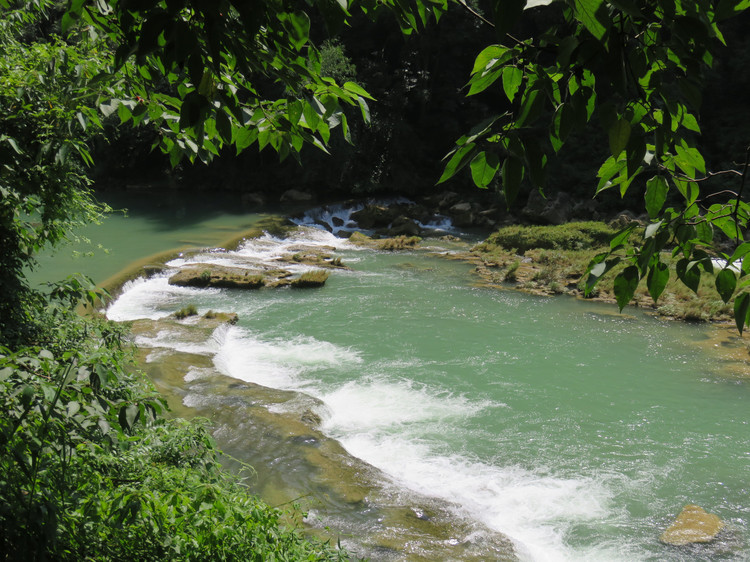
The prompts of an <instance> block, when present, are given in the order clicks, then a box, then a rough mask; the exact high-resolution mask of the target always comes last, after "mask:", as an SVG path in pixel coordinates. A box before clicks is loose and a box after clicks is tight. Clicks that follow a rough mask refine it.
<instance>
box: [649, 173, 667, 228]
mask: <svg viewBox="0 0 750 562" xmlns="http://www.w3.org/2000/svg"><path fill="white" fill-rule="evenodd" d="M668 191H669V187H668V186H667V182H666V180H665V179H664V178H663V177H661V176H654V177H653V178H651V179H650V180H648V181H647V182H646V211H647V212H648V216H649V217H651V218H652V219H654V218H656V217H657V216H658V215H659V212H660V211H661V209H662V207H664V203H665V202H666V200H667V193H668Z"/></svg>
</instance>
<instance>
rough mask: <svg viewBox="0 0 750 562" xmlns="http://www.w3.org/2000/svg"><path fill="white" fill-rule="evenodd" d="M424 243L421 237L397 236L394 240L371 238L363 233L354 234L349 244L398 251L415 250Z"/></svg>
mask: <svg viewBox="0 0 750 562" xmlns="http://www.w3.org/2000/svg"><path fill="white" fill-rule="evenodd" d="M421 241H422V239H421V238H420V237H419V236H395V237H393V238H378V239H375V238H370V237H369V236H367V235H365V234H362V233H361V232H354V233H352V235H351V236H350V237H349V242H351V243H352V244H356V245H357V246H364V247H366V248H372V249H374V250H386V251H397V250H405V249H407V248H414V247H415V246H417V244H419V243H420V242H421Z"/></svg>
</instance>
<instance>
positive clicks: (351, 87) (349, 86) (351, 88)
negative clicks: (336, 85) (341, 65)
mask: <svg viewBox="0 0 750 562" xmlns="http://www.w3.org/2000/svg"><path fill="white" fill-rule="evenodd" d="M342 87H343V88H344V90H346V91H347V92H352V93H353V94H357V95H358V96H362V97H363V98H367V99H368V100H373V101H375V98H374V97H372V96H371V95H370V94H369V93H368V92H367V90H365V89H364V88H362V87H361V86H359V85H357V84H355V83H354V82H344V85H343V86H342Z"/></svg>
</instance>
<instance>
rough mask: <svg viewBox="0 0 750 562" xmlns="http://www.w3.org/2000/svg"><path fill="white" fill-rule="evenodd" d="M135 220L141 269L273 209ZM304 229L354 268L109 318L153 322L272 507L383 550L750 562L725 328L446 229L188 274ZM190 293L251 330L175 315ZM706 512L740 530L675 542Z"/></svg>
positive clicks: (128, 225)
mask: <svg viewBox="0 0 750 562" xmlns="http://www.w3.org/2000/svg"><path fill="white" fill-rule="evenodd" d="M217 213H218V212H217ZM130 214H131V217H130V218H128V219H126V220H122V219H115V220H112V219H108V220H107V221H105V223H104V224H103V225H102V226H100V227H97V228H98V230H95V231H92V232H94V234H91V233H90V234H89V236H91V237H94V236H95V237H96V239H97V240H106V239H110V240H118V239H119V240H122V237H123V235H124V232H125V231H127V232H129V233H131V234H128V236H131V237H132V236H133V235H132V232H133V229H136V230H137V229H144V231H145V232H147V234H145V235H144V237H145V238H148V239H150V244H152V246H149V248H148V250H145V249H140V248H139V249H136V250H135V252H136V253H137V252H142V253H141V254H140V256H134V255H132V254H128V257H127V258H125V259H124V260H123V261H129V260H134V259H136V257H142V256H144V255H146V254H149V253H154V252H157V251H161V250H165V249H167V247H174V246H175V245H177V244H175V243H174V240H175V239H180V240H188V241H192V240H198V239H200V240H198V241H199V242H200V243H199V244H198V245H201V244H206V242H205V240H206V238H205V235H206V232H208V231H214V233H215V234H216V235H218V233H221V232H226V231H227V228H234V229H238V230H239V229H241V228H243V227H245V226H247V225H249V224H251V223H252V222H253V221H254V220H256V219H257V218H258V217H257V216H246V215H242V214H241V213H238V214H226V213H225V214H221V213H218V214H212V213H208V214H206V215H203V216H201V217H200V218H199V219H196V220H191V221H185V222H180V221H174V223H173V226H170V221H166V220H157V219H153V221H152V222H151V223H150V222H149V220H151V219H148V218H147V217H148V216H149V215H148V214H146V215H138V211H137V210H134V209H131V213H130ZM126 221H128V222H126ZM206 221H208V222H206ZM206 224H210V225H211V226H210V227H209V228H205V225H206ZM149 225H150V226H149ZM225 227H227V228H225ZM107 229H110V232H109V233H108V234H106V235H105V234H103V233H104V232H105V231H107ZM123 229H124V230H123ZM175 231H177V234H176V233H175ZM118 232H119V234H118ZM191 232H192V233H193V234H194V236H192V237H191V236H190V233H191ZM108 237H109V238H108ZM201 237H203V238H201ZM156 238H159V239H160V240H159V242H158V244H163V246H164V247H156V246H153V244H157V241H156ZM209 238H211V237H210V236H209ZM211 243H217V242H211ZM169 244H172V246H169ZM299 244H307V245H310V246H323V247H326V248H329V249H330V248H333V251H334V254H335V256H336V257H340V258H341V260H342V262H343V263H344V264H346V265H348V266H349V267H350V268H351V269H349V270H336V271H333V272H332V274H331V276H330V278H329V279H328V281H327V283H326V285H325V286H324V287H322V288H319V289H309V290H294V289H289V288H283V289H262V290H259V291H252V292H241V291H237V290H231V289H195V288H181V287H173V286H170V285H168V284H167V275H156V276H153V277H151V278H148V279H145V278H141V279H137V280H134V281H131V282H129V283H127V284H126V285H125V287H124V288H123V291H122V294H121V296H119V298H118V299H117V300H116V302H114V303H113V304H112V305H111V306H110V307H109V309H108V311H107V314H108V316H109V317H110V318H112V319H114V320H118V321H131V322H134V328H135V333H136V343H138V345H139V347H140V348H141V349H142V359H143V362H144V366H145V368H146V370H147V372H149V373H150V374H151V375H152V376H153V377H154V380H155V381H156V383H157V385H158V386H159V388H160V389H161V390H162V391H163V392H166V393H167V395H168V396H169V399H170V403H171V404H172V406H173V409H174V410H175V411H176V412H177V413H180V414H182V415H195V414H200V415H205V416H207V417H209V418H210V419H212V421H213V422H214V427H215V432H216V433H215V434H216V437H217V440H218V442H219V444H220V445H221V446H223V447H225V448H226V449H227V450H228V451H229V452H230V453H231V454H232V455H234V457H236V458H237V459H239V460H240V461H244V462H248V463H249V464H251V465H253V466H254V467H255V470H256V472H255V474H252V475H251V476H250V477H249V479H248V482H249V484H250V485H251V486H252V487H253V488H254V489H255V490H256V491H258V492H259V493H260V494H261V495H263V496H264V497H266V498H267V499H269V501H271V502H275V503H284V502H286V501H289V500H293V499H297V501H298V503H300V504H301V505H302V507H303V508H304V509H305V510H306V511H307V512H308V522H310V523H311V524H312V525H313V526H316V527H318V528H323V527H328V528H329V532H330V534H331V535H333V536H334V537H337V538H339V539H340V540H341V542H342V544H343V545H344V546H347V547H348V548H350V549H351V550H352V551H353V552H354V553H356V554H360V555H366V556H369V557H370V558H372V559H382V560H400V559H445V560H452V559H476V560H488V559H501V558H504V557H512V556H518V557H519V558H520V559H522V560H535V561H537V560H538V561H545V560H570V561H579V560H591V561H614V560H628V561H632V560H706V559H711V560H748V559H750V558H749V557H748V554H747V548H746V544H747V541H748V538H750V532H749V529H748V517H749V516H750V498H749V497H748V486H750V484H748V483H749V482H750V428H749V427H748V407H749V406H750V384H748V381H750V379H748V378H745V376H746V375H747V374H748V367H747V365H746V364H743V363H739V364H738V363H737V362H735V361H725V360H723V359H722V356H721V354H719V353H711V352H707V351H706V349H709V350H710V349H716V346H718V345H719V343H718V340H717V341H716V342H715V341H714V338H715V333H714V330H713V329H712V328H710V327H709V326H705V325H688V324H682V323H676V322H671V321H667V320H660V319H656V318H653V317H650V316H647V315H646V314H644V313H642V312H640V311H638V310H633V309H626V311H625V312H624V313H623V314H618V313H617V310H616V308H615V307H614V305H604V304H598V303H592V302H583V301H580V300H575V299H571V298H543V297H536V296H531V295H527V294H523V293H519V292H515V291H509V290H508V291H498V290H494V289H488V288H483V287H480V286H477V285H476V284H475V282H476V279H475V278H474V277H473V276H472V274H471V266H470V265H468V264H466V263H464V262H461V261H457V260H451V259H446V255H445V254H450V253H451V252H452V251H454V250H455V249H456V247H457V245H456V244H455V243H452V242H444V241H440V240H430V239H428V240H427V241H426V242H424V243H423V244H422V246H421V247H420V248H418V249H415V250H409V251H405V252H395V253H394V252H377V251H373V250H368V249H362V248H360V247H355V246H353V245H351V244H349V243H348V242H347V241H346V240H344V239H341V238H336V237H334V236H333V235H332V234H330V233H328V232H326V231H323V230H315V229H303V230H301V231H300V232H298V233H297V234H295V235H294V237H293V238H292V239H291V240H289V239H286V240H281V239H276V238H273V237H270V236H266V237H264V238H262V239H260V240H251V241H247V242H246V243H244V244H243V245H241V246H240V247H239V248H238V249H237V250H236V251H235V252H216V251H210V252H204V253H199V254H196V255H191V254H186V255H185V256H184V257H183V258H177V259H176V260H173V261H171V262H170V263H169V265H171V266H172V267H174V268H177V267H180V266H182V265H184V264H185V263H186V261H187V262H194V263H195V262H198V263H212V262H221V263H225V264H226V263H229V264H231V263H234V264H242V263H243V262H244V261H245V260H248V259H253V260H257V259H265V260H268V259H273V258H274V257H275V256H278V255H282V254H283V253H284V251H285V249H288V248H293V247H294V246H295V245H299ZM127 245H128V244H125V246H127ZM300 268H301V269H304V266H300ZM112 273H113V272H109V271H107V272H102V273H100V274H98V275H99V280H101V279H102V278H104V277H107V276H109V275H111V274H112ZM188 304H193V305H195V306H196V307H197V309H198V312H199V313H200V314H203V313H205V312H206V311H208V310H213V311H224V312H235V313H237V314H238V316H239V322H238V323H237V324H236V325H215V324H211V325H201V324H200V323H199V322H198V321H196V320H194V319H193V320H191V319H187V320H184V321H176V320H173V319H170V318H169V315H170V314H171V313H173V312H175V311H177V310H179V309H181V308H183V307H185V306H187V305H188ZM300 420H302V422H303V423H300ZM688 503H695V504H698V505H700V506H702V507H703V508H705V509H706V510H707V511H709V512H712V513H715V514H717V515H719V516H720V517H721V518H722V519H723V520H724V522H725V523H726V529H725V530H724V531H723V532H722V535H721V537H720V540H719V541H717V542H715V543H713V544H711V545H707V546H701V547H688V548H675V547H669V546H666V545H664V544H662V543H660V542H659V540H658V539H659V535H660V533H661V532H662V531H663V530H664V529H665V528H666V527H667V526H668V525H669V524H670V522H671V521H672V520H673V519H674V517H675V516H676V515H677V514H678V513H679V511H680V510H681V508H682V507H683V506H684V505H685V504H688ZM503 537H509V538H510V540H511V541H512V548H511V550H512V551H513V552H512V553H509V552H508V551H507V549H506V546H504V545H503V540H504V539H503Z"/></svg>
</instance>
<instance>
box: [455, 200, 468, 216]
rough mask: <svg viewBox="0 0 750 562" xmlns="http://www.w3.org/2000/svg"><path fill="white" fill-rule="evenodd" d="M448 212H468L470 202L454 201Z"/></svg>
mask: <svg viewBox="0 0 750 562" xmlns="http://www.w3.org/2000/svg"><path fill="white" fill-rule="evenodd" d="M450 212H451V213H452V214H456V215H457V214H460V213H470V212H471V203H468V202H464V203H456V204H455V205H453V206H452V207H451V208H450Z"/></svg>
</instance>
